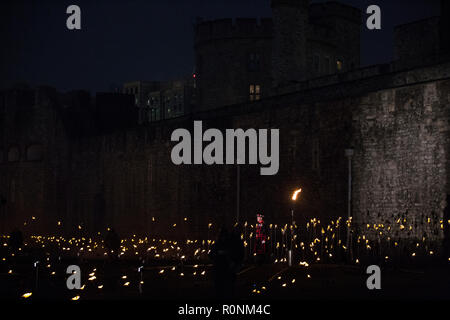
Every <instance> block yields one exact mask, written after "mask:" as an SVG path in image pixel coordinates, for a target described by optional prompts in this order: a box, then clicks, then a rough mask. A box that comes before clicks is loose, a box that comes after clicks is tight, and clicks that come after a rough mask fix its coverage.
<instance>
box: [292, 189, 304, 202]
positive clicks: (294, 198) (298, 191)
mask: <svg viewBox="0 0 450 320" xmlns="http://www.w3.org/2000/svg"><path fill="white" fill-rule="evenodd" d="M300 192H302V189H301V188H300V189H297V190H295V191H294V193H293V194H292V200H294V201H295V200H297V196H298V194H299V193H300Z"/></svg>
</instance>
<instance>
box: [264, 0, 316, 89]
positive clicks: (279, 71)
mask: <svg viewBox="0 0 450 320" xmlns="http://www.w3.org/2000/svg"><path fill="white" fill-rule="evenodd" d="M308 8H309V1H308V0H272V13H273V32H274V34H273V46H272V77H273V85H274V86H279V85H283V84H285V83H288V82H291V81H301V80H304V79H305V78H306V54H307V48H306V44H307V32H308V23H309V21H308V20H309V19H308V17H309V14H308Z"/></svg>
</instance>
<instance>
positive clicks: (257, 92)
mask: <svg viewBox="0 0 450 320" xmlns="http://www.w3.org/2000/svg"><path fill="white" fill-rule="evenodd" d="M249 93H250V101H256V100H259V99H261V86H260V85H259V84H251V85H250V90H249Z"/></svg>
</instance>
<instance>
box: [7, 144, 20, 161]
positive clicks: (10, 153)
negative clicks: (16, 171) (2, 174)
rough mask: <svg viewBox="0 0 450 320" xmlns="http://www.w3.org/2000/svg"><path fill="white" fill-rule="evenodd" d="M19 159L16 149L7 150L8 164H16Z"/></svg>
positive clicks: (17, 149)
mask: <svg viewBox="0 0 450 320" xmlns="http://www.w3.org/2000/svg"><path fill="white" fill-rule="evenodd" d="M19 159H20V153H19V148H18V147H11V148H9V150H8V161H9V162H16V161H19Z"/></svg>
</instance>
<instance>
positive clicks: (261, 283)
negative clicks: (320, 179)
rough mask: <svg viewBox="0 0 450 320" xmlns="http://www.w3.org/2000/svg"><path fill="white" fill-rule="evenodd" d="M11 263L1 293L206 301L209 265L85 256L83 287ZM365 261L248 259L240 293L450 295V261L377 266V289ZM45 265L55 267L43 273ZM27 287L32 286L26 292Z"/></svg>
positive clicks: (60, 275) (57, 270) (60, 274)
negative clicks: (141, 265) (304, 262)
mask: <svg viewBox="0 0 450 320" xmlns="http://www.w3.org/2000/svg"><path fill="white" fill-rule="evenodd" d="M68 263H69V262H67V263H61V264H60V265H58V266H52V265H51V264H50V265H45V263H41V265H40V268H41V269H38V270H37V281H36V268H35V267H34V266H32V267H31V268H30V267H29V266H22V267H20V266H16V268H18V269H17V270H8V272H6V273H5V272H3V273H2V274H1V275H0V292H1V295H0V297H1V299H19V300H20V299H28V300H66V301H69V300H71V299H76V300H111V299H112V300H116V299H136V300H141V299H152V300H155V299H156V300H179V301H183V300H186V301H192V300H211V299H214V297H215V290H214V280H213V271H212V267H211V265H208V264H206V263H205V264H197V265H193V264H179V263H178V264H170V263H169V262H167V263H165V264H164V265H150V266H146V267H144V268H142V269H141V270H140V271H141V272H138V269H137V268H138V267H139V266H138V263H137V262H136V261H115V262H110V261H108V260H106V259H105V260H102V261H98V260H97V261H84V262H83V263H82V264H81V265H80V268H81V270H82V272H81V273H82V281H81V284H82V288H81V289H79V290H77V289H73V290H69V289H67V287H66V279H67V276H68V275H67V274H66V270H65V268H66V267H65V266H66V265H68ZM366 267H367V266H345V265H333V264H312V265H308V266H304V265H295V266H292V267H288V266H287V264H286V263H275V264H264V265H259V266H258V265H247V266H244V267H243V269H242V270H241V272H240V274H239V275H238V278H237V282H236V286H235V295H234V298H235V299H237V300H254V301H257V300H260V299H261V300H286V299H289V300H290V299H295V300H336V299H337V300H342V299H343V300H347V299H351V300H355V299H362V300H372V299H374V300H378V299H382V300H391V299H394V300H398V299H401V300H403V299H406V300H410V299H413V300H415V299H420V300H424V299H426V300H430V299H432V300H434V299H439V300H440V299H450V263H449V265H448V266H446V265H445V264H441V265H436V266H430V267H420V268H417V267H416V268H391V267H387V266H386V267H381V289H380V290H369V289H368V288H367V286H366V280H367V278H368V277H369V275H368V274H366ZM46 269H51V270H53V271H51V272H48V270H46ZM25 293H31V295H30V296H29V297H28V298H24V297H23V295H24V294H25Z"/></svg>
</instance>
